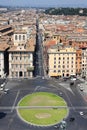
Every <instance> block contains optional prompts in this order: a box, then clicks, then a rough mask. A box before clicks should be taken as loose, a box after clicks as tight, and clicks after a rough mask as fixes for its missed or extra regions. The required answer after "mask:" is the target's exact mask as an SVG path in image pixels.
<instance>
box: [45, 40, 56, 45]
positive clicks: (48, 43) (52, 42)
mask: <svg viewBox="0 0 87 130" xmlns="http://www.w3.org/2000/svg"><path fill="white" fill-rule="evenodd" d="M55 44H56V40H50V41H49V42H47V44H46V46H51V45H55Z"/></svg>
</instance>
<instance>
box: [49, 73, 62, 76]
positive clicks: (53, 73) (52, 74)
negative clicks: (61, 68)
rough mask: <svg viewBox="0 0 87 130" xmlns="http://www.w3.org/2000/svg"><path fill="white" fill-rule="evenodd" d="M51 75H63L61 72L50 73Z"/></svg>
mask: <svg viewBox="0 0 87 130" xmlns="http://www.w3.org/2000/svg"><path fill="white" fill-rule="evenodd" d="M49 75H50V76H62V74H61V73H50V74H49Z"/></svg>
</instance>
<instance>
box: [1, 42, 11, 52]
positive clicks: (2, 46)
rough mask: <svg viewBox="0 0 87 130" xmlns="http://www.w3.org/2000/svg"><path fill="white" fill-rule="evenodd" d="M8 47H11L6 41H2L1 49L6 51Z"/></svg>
mask: <svg viewBox="0 0 87 130" xmlns="http://www.w3.org/2000/svg"><path fill="white" fill-rule="evenodd" d="M7 48H9V45H8V44H6V43H0V51H5V50H6V49H7Z"/></svg>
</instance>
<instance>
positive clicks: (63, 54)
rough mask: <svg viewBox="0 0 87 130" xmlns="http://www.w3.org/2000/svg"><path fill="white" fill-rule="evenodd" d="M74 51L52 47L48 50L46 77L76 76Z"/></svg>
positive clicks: (72, 49)
mask: <svg viewBox="0 0 87 130" xmlns="http://www.w3.org/2000/svg"><path fill="white" fill-rule="evenodd" d="M75 62H76V50H75V49H74V48H72V47H69V46H68V47H62V46H58V45H54V46H52V47H51V48H49V49H48V75H49V76H50V77H55V76H58V77H61V76H63V77H65V76H70V75H72V74H73V75H75V74H76V63H75Z"/></svg>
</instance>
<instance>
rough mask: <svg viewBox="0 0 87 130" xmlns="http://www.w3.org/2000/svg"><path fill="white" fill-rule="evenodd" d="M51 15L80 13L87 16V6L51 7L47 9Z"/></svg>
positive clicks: (47, 12) (46, 11)
mask: <svg viewBox="0 0 87 130" xmlns="http://www.w3.org/2000/svg"><path fill="white" fill-rule="evenodd" d="M45 13H46V14H50V15H80V16H87V8H49V9H46V10H45Z"/></svg>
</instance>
